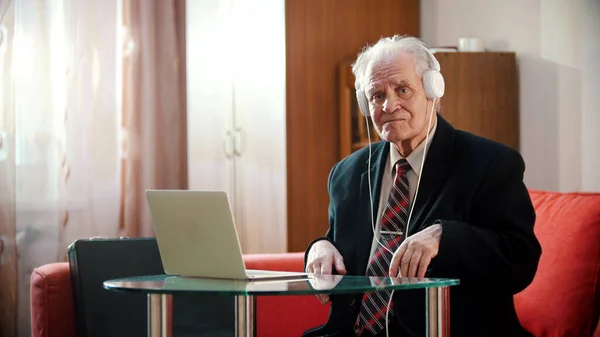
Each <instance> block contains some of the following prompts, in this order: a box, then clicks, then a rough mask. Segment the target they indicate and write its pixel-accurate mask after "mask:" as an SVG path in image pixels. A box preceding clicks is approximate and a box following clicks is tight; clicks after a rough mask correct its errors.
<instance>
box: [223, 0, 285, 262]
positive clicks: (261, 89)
mask: <svg viewBox="0 0 600 337" xmlns="http://www.w3.org/2000/svg"><path fill="white" fill-rule="evenodd" d="M233 4H234V6H233V22H234V23H235V31H236V32H237V34H236V38H235V41H236V43H237V48H236V50H235V51H234V54H235V55H236V57H237V58H236V62H235V66H234V83H235V86H234V87H235V91H234V102H235V103H234V116H235V123H236V131H237V132H236V142H235V144H236V150H237V152H239V156H237V157H236V180H237V186H238V188H237V192H238V193H237V196H238V200H237V204H238V206H239V207H240V210H241V218H240V219H238V222H239V225H240V227H241V232H240V236H241V242H242V249H243V252H244V253H274V252H285V251H286V250H287V225H286V220H287V212H286V209H287V198H286V196H287V193H286V142H285V140H286V138H285V116H286V105H285V94H286V77H285V73H286V67H285V53H286V52H285V1H284V0H234V1H233ZM238 164H239V165H238Z"/></svg>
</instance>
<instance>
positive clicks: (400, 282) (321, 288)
mask: <svg viewBox="0 0 600 337" xmlns="http://www.w3.org/2000/svg"><path fill="white" fill-rule="evenodd" d="M457 284H459V281H458V280H455V279H433V278H404V277H399V278H393V277H370V276H342V275H316V274H310V275H309V276H308V277H305V278H295V279H277V280H260V281H250V280H249V281H244V280H223V279H212V278H199V277H181V276H170V275H153V276H141V277H129V278H122V279H115V280H108V281H105V282H104V288H106V289H108V290H114V291H127V292H141V293H146V294H147V295H148V336H149V337H171V336H172V315H173V313H172V295H173V294H175V293H196V292H208V293H218V294H222V295H231V296H235V301H234V303H235V331H236V337H254V336H255V334H256V317H255V309H256V296H276V295H311V294H312V295H314V294H328V295H336V294H359V293H364V292H372V291H381V290H405V289H426V303H425V305H426V313H425V317H426V320H427V322H426V329H427V331H426V336H428V337H433V336H436V337H442V336H443V337H446V336H450V289H449V287H450V286H453V285H457ZM315 301H316V299H315Z"/></svg>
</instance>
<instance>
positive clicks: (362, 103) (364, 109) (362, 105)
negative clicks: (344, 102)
mask: <svg viewBox="0 0 600 337" xmlns="http://www.w3.org/2000/svg"><path fill="white" fill-rule="evenodd" d="M356 101H357V102H358V109H359V110H360V113H361V114H362V115H363V116H365V117H369V116H370V115H369V102H368V101H367V96H365V94H364V92H363V91H362V90H360V89H359V90H356Z"/></svg>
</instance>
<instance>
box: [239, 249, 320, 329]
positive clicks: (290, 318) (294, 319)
mask: <svg viewBox="0 0 600 337" xmlns="http://www.w3.org/2000/svg"><path fill="white" fill-rule="evenodd" d="M244 262H245V264H246V268H247V269H264V270H281V271H300V272H301V271H303V270H304V253H303V252H302V253H284V254H247V255H244ZM329 307H330V304H329V303H328V304H321V303H320V302H319V301H318V300H317V299H316V298H315V297H314V296H313V295H298V296H258V297H257V298H256V335H257V336H260V337H271V336H273V337H275V336H282V335H285V336H300V335H302V333H303V332H304V331H306V330H308V329H310V328H314V327H316V326H318V325H321V324H324V323H325V322H326V321H327V317H328V315H329ZM283 332H285V334H283Z"/></svg>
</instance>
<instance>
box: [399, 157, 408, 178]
mask: <svg viewBox="0 0 600 337" xmlns="http://www.w3.org/2000/svg"><path fill="white" fill-rule="evenodd" d="M409 170H410V164H409V163H408V161H406V159H400V160H398V161H397V162H396V173H398V174H404V173H406V172H408V171H409Z"/></svg>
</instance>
